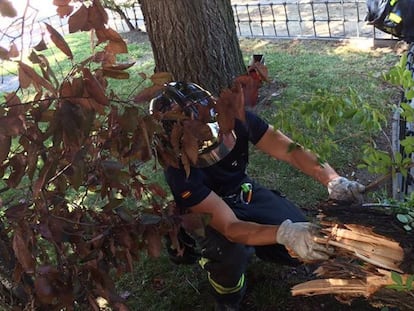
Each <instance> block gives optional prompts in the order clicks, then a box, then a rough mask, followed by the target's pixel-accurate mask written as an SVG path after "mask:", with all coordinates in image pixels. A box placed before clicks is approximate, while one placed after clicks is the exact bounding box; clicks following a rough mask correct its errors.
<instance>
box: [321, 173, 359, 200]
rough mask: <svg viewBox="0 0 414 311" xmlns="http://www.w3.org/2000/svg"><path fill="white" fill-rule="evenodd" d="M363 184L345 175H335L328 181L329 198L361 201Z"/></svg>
mask: <svg viewBox="0 0 414 311" xmlns="http://www.w3.org/2000/svg"><path fill="white" fill-rule="evenodd" d="M364 191H365V186H364V185H362V184H360V183H359V182H356V181H350V180H348V179H347V178H345V177H337V178H335V179H332V180H331V181H330V182H329V183H328V193H329V198H330V199H332V200H336V201H345V202H355V203H362V202H363V199H364V198H363V196H362V193H363V192H364Z"/></svg>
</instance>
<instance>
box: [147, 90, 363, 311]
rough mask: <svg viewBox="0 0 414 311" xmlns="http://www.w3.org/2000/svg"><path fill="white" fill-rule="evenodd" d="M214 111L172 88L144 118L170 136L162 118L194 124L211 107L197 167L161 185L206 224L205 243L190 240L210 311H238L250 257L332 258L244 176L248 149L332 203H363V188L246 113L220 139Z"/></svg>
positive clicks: (292, 210)
mask: <svg viewBox="0 0 414 311" xmlns="http://www.w3.org/2000/svg"><path fill="white" fill-rule="evenodd" d="M215 104H216V99H215V98H214V97H213V96H212V95H211V94H210V93H209V92H208V91H207V90H205V89H203V88H202V87H200V86H199V85H197V84H194V83H186V82H171V83H168V84H167V85H166V88H165V90H164V91H163V92H162V93H161V94H159V95H158V96H156V97H155V98H153V99H152V100H151V102H150V112H151V113H152V115H153V116H154V117H156V118H158V119H159V120H161V122H162V124H163V126H164V128H165V131H166V133H167V136H168V135H170V134H171V132H172V131H173V130H172V127H173V125H174V124H173V123H174V122H180V118H178V119H176V120H175V121H172V120H171V118H170V117H166V118H163V116H167V115H168V114H169V113H171V112H172V111H175V112H176V111H182V112H183V114H184V115H185V116H186V117H187V118H190V119H197V118H200V116H201V112H200V110H201V108H203V109H204V111H205V108H206V107H209V111H210V116H209V117H208V120H207V122H206V123H207V125H208V126H209V128H210V129H211V132H212V135H211V136H210V139H209V140H208V141H201V142H200V145H199V149H198V159H197V161H196V163H192V165H191V168H190V170H189V172H188V170H186V169H185V167H184V166H183V165H181V166H178V167H174V166H171V165H170V166H167V167H165V178H166V181H167V183H168V185H169V187H170V189H171V192H172V194H173V197H174V200H175V202H176V205H177V207H178V208H179V209H180V211H181V212H182V213H197V214H204V215H208V216H209V217H210V220H209V223H208V225H207V226H206V228H205V231H204V235H203V236H196V235H194V233H191V237H192V238H194V239H195V240H196V241H197V243H198V245H199V247H200V249H201V256H200V259H199V264H200V265H201V266H202V268H203V269H205V271H207V276H208V280H209V283H210V285H211V291H212V293H213V295H214V297H215V302H216V305H215V310H238V309H239V304H240V301H241V300H242V297H243V294H244V292H245V289H246V278H245V270H246V267H247V264H248V261H249V258H250V256H251V254H252V252H254V253H255V254H256V256H257V257H258V258H260V259H262V260H266V261H272V262H275V263H279V264H288V265H298V264H300V262H302V261H315V260H316V261H319V260H326V259H328V258H329V256H330V254H331V252H332V250H331V249H329V248H328V247H326V246H325V245H321V244H318V243H316V242H315V241H314V237H315V230H314V225H312V224H311V223H310V222H308V220H307V218H306V217H305V215H304V214H303V213H302V211H301V210H300V209H299V208H298V207H297V206H296V205H295V204H293V203H292V202H291V201H289V200H288V199H287V198H286V197H285V196H283V195H282V194H280V193H278V192H277V191H271V190H269V189H267V188H265V187H263V186H262V185H260V184H259V183H258V182H256V181H255V180H253V179H252V178H250V177H249V176H248V175H247V174H246V169H247V165H248V150H249V143H250V144H253V145H254V146H255V147H256V148H257V149H259V150H261V151H262V152H264V153H267V154H268V155H270V156H271V157H273V158H275V159H277V160H281V161H285V162H287V163H289V164H290V165H292V166H293V167H295V168H297V169H299V170H300V171H302V172H303V173H305V174H307V175H309V176H311V177H313V178H314V179H315V180H317V181H318V182H320V183H321V184H323V185H325V186H326V187H327V190H328V193H329V197H330V198H331V199H335V200H341V201H352V202H358V201H361V199H362V193H363V191H364V186H363V185H362V184H360V183H358V182H355V181H350V180H348V179H347V178H345V177H341V176H340V175H339V174H338V173H337V172H336V171H335V170H334V169H333V168H332V167H331V166H330V165H329V164H327V163H325V164H323V165H321V164H320V163H319V162H318V160H317V158H316V156H315V155H314V154H312V153H310V152H309V151H307V150H305V149H304V148H302V147H301V146H296V148H294V149H292V145H293V144H294V143H293V141H292V140H291V139H290V138H289V137H287V136H286V135H284V134H283V133H282V132H280V131H279V130H275V129H274V128H273V127H272V126H271V125H269V124H267V123H266V122H265V121H264V120H262V119H261V118H260V117H259V116H257V115H256V114H254V113H253V112H251V111H248V110H245V118H244V120H243V121H242V120H238V119H236V120H235V126H234V129H233V131H230V133H226V134H223V133H221V132H220V129H219V125H218V122H217V121H216V116H217V115H216V113H215V109H214V107H215ZM203 118H204V119H205V113H203ZM204 121H205V120H204ZM163 143H164V144H165V143H167V144H168V142H165V141H164V142H163ZM178 157H179V155H178ZM187 237H188V236H187ZM288 250H289V251H288ZM291 252H293V253H294V254H296V255H297V256H298V257H299V258H300V260H298V259H296V258H293V257H291V256H290V254H291ZM191 254H192V255H194V253H191ZM194 257H195V256H194Z"/></svg>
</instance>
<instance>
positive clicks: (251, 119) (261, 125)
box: [246, 111, 269, 145]
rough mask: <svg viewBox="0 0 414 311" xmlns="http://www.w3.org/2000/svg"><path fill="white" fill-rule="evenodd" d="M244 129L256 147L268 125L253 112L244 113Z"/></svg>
mask: <svg viewBox="0 0 414 311" xmlns="http://www.w3.org/2000/svg"><path fill="white" fill-rule="evenodd" d="M246 127H247V131H248V133H249V140H250V142H251V143H252V144H254V145H256V144H257V143H258V142H259V140H260V139H261V138H262V137H263V135H264V133H266V131H267V129H268V128H269V124H268V123H266V122H265V121H264V120H263V119H262V118H260V117H259V116H258V115H256V114H254V113H253V112H250V111H246Z"/></svg>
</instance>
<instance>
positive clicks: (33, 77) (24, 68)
mask: <svg viewBox="0 0 414 311" xmlns="http://www.w3.org/2000/svg"><path fill="white" fill-rule="evenodd" d="M18 64H19V82H20V86H21V87H22V88H27V87H29V86H30V85H31V84H33V86H34V87H35V89H36V90H37V91H40V86H43V87H44V88H45V89H47V90H48V91H50V92H51V93H52V94H55V93H56V89H55V88H54V86H53V85H52V84H51V83H50V82H49V81H47V80H46V79H45V78H43V77H41V76H39V75H38V74H37V72H36V71H35V70H34V69H33V68H32V67H30V66H29V65H26V64H25V63H23V62H21V61H19V62H18Z"/></svg>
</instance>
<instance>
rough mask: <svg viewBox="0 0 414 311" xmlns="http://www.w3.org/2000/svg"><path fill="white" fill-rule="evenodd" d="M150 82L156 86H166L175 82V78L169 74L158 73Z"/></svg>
mask: <svg viewBox="0 0 414 311" xmlns="http://www.w3.org/2000/svg"><path fill="white" fill-rule="evenodd" d="M150 80H151V81H152V83H153V84H155V85H163V86H164V85H165V84H166V83H168V82H171V81H173V76H172V74H171V73H169V72H156V73H154V74H153V75H152V76H151V77H150Z"/></svg>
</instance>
